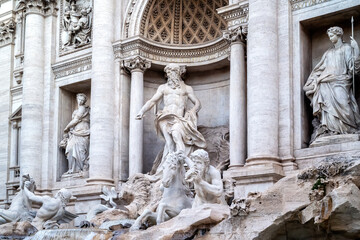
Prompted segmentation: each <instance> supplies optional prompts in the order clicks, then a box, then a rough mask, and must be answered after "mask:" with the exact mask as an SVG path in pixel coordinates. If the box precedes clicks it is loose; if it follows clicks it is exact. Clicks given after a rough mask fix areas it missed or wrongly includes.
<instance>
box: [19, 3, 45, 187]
mask: <svg viewBox="0 0 360 240" xmlns="http://www.w3.org/2000/svg"><path fill="white" fill-rule="evenodd" d="M24 7H26V31H25V51H24V74H23V89H22V91H23V92H22V94H23V95H22V138H21V147H22V151H21V156H20V157H21V167H20V171H21V174H30V176H31V177H33V178H34V180H35V181H36V182H37V183H39V182H40V176H41V174H39V173H41V159H42V156H41V155H42V131H43V128H42V127H43V122H42V116H43V105H44V102H43V101H44V92H43V89H44V46H43V45H44V35H43V34H44V11H45V1H40V0H38V1H24Z"/></svg>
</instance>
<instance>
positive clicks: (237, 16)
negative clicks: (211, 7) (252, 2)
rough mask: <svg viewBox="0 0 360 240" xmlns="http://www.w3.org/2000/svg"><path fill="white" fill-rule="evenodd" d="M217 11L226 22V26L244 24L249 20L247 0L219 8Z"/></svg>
mask: <svg viewBox="0 0 360 240" xmlns="http://www.w3.org/2000/svg"><path fill="white" fill-rule="evenodd" d="M217 12H218V14H219V15H220V16H221V17H223V18H224V19H225V21H226V22H227V23H228V27H232V26H238V25H244V24H247V23H248V20H249V2H248V1H247V0H246V1H241V2H239V3H236V4H232V5H229V6H226V7H222V8H219V9H217Z"/></svg>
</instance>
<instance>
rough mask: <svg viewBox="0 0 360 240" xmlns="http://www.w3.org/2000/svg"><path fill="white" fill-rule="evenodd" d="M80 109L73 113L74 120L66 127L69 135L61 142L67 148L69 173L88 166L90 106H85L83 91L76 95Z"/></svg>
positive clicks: (61, 145) (85, 98) (85, 99)
mask: <svg viewBox="0 0 360 240" xmlns="http://www.w3.org/2000/svg"><path fill="white" fill-rule="evenodd" d="M76 100H77V103H78V109H76V110H75V111H74V112H73V114H72V120H71V121H70V122H69V124H68V125H67V126H66V127H65V129H64V132H65V134H66V135H67V136H66V137H65V138H64V139H63V140H62V141H61V143H60V147H63V148H65V155H66V158H67V160H68V163H69V170H68V171H67V172H66V173H67V174H71V173H74V172H79V171H83V170H84V169H86V168H87V158H88V156H89V142H90V108H89V107H88V106H85V103H86V101H87V97H86V95H85V94H83V93H79V94H77V95H76Z"/></svg>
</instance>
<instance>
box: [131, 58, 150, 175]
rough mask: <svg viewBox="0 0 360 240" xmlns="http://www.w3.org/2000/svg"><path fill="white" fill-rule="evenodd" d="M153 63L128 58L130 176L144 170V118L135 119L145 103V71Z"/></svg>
mask: <svg viewBox="0 0 360 240" xmlns="http://www.w3.org/2000/svg"><path fill="white" fill-rule="evenodd" d="M150 66H151V63H150V62H149V61H146V60H145V59H143V58H141V57H136V58H134V59H130V60H126V61H125V67H126V68H128V69H129V70H130V71H131V95H130V122H129V123H130V129H129V177H131V176H132V175H133V174H135V173H141V172H142V170H143V120H135V117H136V115H137V114H138V112H139V111H140V109H141V107H142V105H143V104H144V72H145V70H146V69H148V68H150Z"/></svg>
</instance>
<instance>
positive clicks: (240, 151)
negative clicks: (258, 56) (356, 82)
mask: <svg viewBox="0 0 360 240" xmlns="http://www.w3.org/2000/svg"><path fill="white" fill-rule="evenodd" d="M246 34H247V28H246V27H245V26H237V27H233V28H231V29H229V30H228V31H226V32H224V38H225V39H227V40H228V41H229V42H230V43H231V47H230V113H229V115H230V120H229V128H230V133H231V137H230V168H231V167H239V166H244V165H245V159H246V65H245V44H246Z"/></svg>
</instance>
